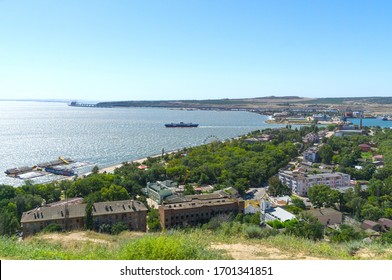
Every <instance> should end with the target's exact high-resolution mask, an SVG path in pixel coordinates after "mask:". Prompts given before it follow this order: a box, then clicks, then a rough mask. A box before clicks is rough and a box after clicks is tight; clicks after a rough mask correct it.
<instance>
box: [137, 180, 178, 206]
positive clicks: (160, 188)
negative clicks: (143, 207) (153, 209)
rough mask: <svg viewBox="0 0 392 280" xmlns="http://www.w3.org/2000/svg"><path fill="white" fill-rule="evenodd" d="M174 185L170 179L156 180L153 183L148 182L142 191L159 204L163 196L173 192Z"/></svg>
mask: <svg viewBox="0 0 392 280" xmlns="http://www.w3.org/2000/svg"><path fill="white" fill-rule="evenodd" d="M176 187H177V184H176V183H175V182H173V181H171V180H166V181H157V182H155V183H150V182H148V183H147V187H146V188H145V189H144V192H145V194H146V195H147V196H148V197H149V198H150V199H151V200H153V201H154V202H155V203H156V204H158V205H159V204H161V203H162V201H163V200H164V199H165V198H167V197H169V196H171V195H173V194H174V193H175V188H176Z"/></svg>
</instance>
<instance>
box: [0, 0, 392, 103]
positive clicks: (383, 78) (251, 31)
mask: <svg viewBox="0 0 392 280" xmlns="http://www.w3.org/2000/svg"><path fill="white" fill-rule="evenodd" d="M391 15H392V1H389V0H386V1H381V0H377V1H374V0H371V1H370V0H369V1H361V0H355V1H343V0H338V1H334V0H325V1H321V0H320V1H317V0H309V1H294V0H287V1H285V0H268V1H267V0H266V1H263V0H254V1H250V0H237V1H230V0H181V1H174V0H173V1H170V0H156V1H149V0H140V1H132V0H128V1H127V0H123V1H120V0H106V1H100V0H90V1H87V0H76V1H73V0H67V1H54V0H53V1H50V0H47V1H44V0H30V1H27V0H25V1H23V0H18V1H15V0H0V98H21V99H22V98H58V99H86V100H158V99H159V100H161V99H165V100H166V99H215V98H242V97H259V96H269V95H275V96H283V95H298V96H303V97H329V96H339V97H343V96H348V97H350V96H392V16H391Z"/></svg>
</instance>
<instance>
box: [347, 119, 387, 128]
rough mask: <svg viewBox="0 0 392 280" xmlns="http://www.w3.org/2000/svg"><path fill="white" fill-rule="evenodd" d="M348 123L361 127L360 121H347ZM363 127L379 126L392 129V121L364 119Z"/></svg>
mask: <svg viewBox="0 0 392 280" xmlns="http://www.w3.org/2000/svg"><path fill="white" fill-rule="evenodd" d="M347 120H348V121H350V122H352V123H353V124H357V125H359V123H360V119H351V118H350V119H347ZM362 125H363V126H379V127H391V128H392V121H383V120H381V119H376V118H374V119H362Z"/></svg>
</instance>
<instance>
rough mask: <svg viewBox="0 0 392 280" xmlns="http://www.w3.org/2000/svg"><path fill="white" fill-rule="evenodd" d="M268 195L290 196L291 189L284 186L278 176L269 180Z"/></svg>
mask: <svg viewBox="0 0 392 280" xmlns="http://www.w3.org/2000/svg"><path fill="white" fill-rule="evenodd" d="M268 194H269V195H271V196H282V195H290V194H291V189H290V188H289V187H288V186H287V185H285V184H282V182H281V181H280V180H279V177H278V176H273V177H271V178H270V179H269V180H268Z"/></svg>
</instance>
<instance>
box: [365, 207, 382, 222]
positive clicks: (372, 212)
mask: <svg viewBox="0 0 392 280" xmlns="http://www.w3.org/2000/svg"><path fill="white" fill-rule="evenodd" d="M383 214H384V212H383V210H382V209H381V208H380V207H377V206H374V205H371V204H369V203H366V204H365V205H364V206H363V207H362V209H361V216H362V217H363V218H364V219H366V220H372V221H377V220H378V219H379V218H381V217H382V216H383Z"/></svg>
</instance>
